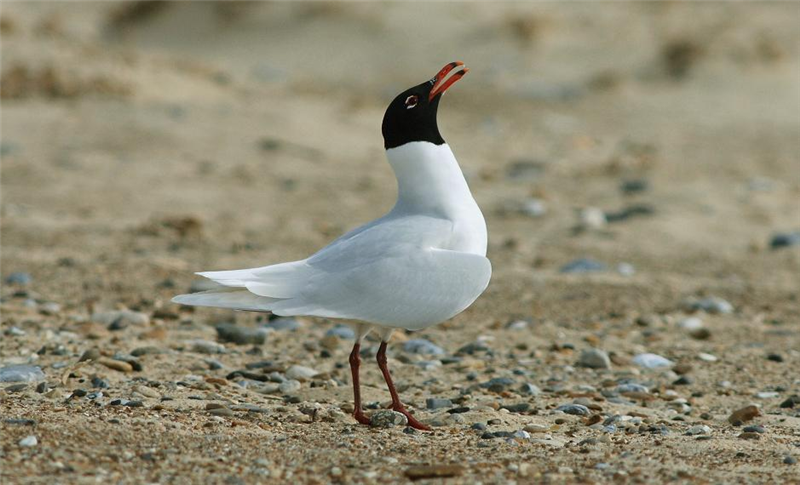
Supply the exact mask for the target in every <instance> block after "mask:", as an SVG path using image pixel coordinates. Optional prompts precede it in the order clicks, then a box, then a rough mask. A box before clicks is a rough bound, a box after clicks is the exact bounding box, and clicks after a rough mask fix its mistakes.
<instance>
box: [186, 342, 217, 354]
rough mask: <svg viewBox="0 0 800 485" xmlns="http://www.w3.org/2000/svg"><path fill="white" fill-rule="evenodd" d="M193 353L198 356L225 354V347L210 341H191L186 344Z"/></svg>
mask: <svg viewBox="0 0 800 485" xmlns="http://www.w3.org/2000/svg"><path fill="white" fill-rule="evenodd" d="M186 343H187V344H188V345H189V348H190V349H191V350H192V352H197V353H198V354H224V353H225V346H224V345H220V344H218V343H216V342H211V341H209V340H199V339H198V340H190V341H188V342H186Z"/></svg>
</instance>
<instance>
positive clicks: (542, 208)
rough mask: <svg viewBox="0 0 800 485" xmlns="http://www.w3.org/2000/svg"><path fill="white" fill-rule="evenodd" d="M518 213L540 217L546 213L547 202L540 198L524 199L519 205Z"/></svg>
mask: <svg viewBox="0 0 800 485" xmlns="http://www.w3.org/2000/svg"><path fill="white" fill-rule="evenodd" d="M519 213H520V214H523V215H526V216H528V217H533V218H537V217H542V216H543V215H545V214H547V204H545V202H544V201H543V200H542V199H537V198H530V199H525V200H523V201H522V203H521V204H520V206H519Z"/></svg>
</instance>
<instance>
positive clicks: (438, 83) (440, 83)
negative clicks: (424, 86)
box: [428, 61, 469, 102]
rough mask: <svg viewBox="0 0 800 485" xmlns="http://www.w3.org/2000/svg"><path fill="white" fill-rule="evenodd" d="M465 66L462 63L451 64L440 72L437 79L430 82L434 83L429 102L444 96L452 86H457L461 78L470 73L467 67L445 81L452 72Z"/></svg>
mask: <svg viewBox="0 0 800 485" xmlns="http://www.w3.org/2000/svg"><path fill="white" fill-rule="evenodd" d="M463 65H464V63H463V62H461V61H455V62H451V63H450V64H448V65H446V66H444V67H443V68H442V70H441V71H439V74H437V75H436V77H434V78H433V79H431V81H430V82H431V83H433V87H432V88H431V93H430V94H429V95H428V102H431V101H433V98H435V97H436V96H438V95H440V94H444V92H445V91H447V89H448V88H449V87H450V86H452V85H453V84H455V82H456V81H458V80H459V79H461V77H462V76H464V74H466V73H467V72H468V71H469V69H467V68H466V67H465V68H463V69H461V70H460V71H456V72H455V73H453V75H452V76H450V77H449V78H448V79H447V80H446V81H445V78H446V77H447V75H448V74H450V71H452V70H453V69H455V68H457V67H461V66H463Z"/></svg>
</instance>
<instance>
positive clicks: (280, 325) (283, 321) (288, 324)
mask: <svg viewBox="0 0 800 485" xmlns="http://www.w3.org/2000/svg"><path fill="white" fill-rule="evenodd" d="M300 327H302V325H301V324H300V322H299V321H298V320H297V319H296V318H291V317H279V318H273V319H271V320H269V322H267V324H266V325H264V328H265V329H267V330H277V331H282V332H293V331H295V330H297V329H299V328H300Z"/></svg>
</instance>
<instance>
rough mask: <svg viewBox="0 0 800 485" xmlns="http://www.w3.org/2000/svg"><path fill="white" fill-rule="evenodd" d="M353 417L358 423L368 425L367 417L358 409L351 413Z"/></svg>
mask: <svg viewBox="0 0 800 485" xmlns="http://www.w3.org/2000/svg"><path fill="white" fill-rule="evenodd" d="M353 417H354V418H356V421H358V422H359V423H361V424H366V425H369V418H368V417H367V416H366V415H365V414H364V413H363V412H362V411H361V410H360V409H359V410H358V411H356V412H354V413H353Z"/></svg>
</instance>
